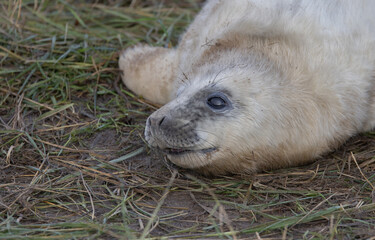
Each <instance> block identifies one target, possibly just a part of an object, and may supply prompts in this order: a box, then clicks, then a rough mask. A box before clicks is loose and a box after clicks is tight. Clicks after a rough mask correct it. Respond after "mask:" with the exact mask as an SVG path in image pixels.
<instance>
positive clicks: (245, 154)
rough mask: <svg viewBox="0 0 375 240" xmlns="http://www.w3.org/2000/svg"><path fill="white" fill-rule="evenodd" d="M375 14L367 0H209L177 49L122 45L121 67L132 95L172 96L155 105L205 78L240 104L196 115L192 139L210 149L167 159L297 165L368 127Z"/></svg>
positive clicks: (226, 167)
mask: <svg viewBox="0 0 375 240" xmlns="http://www.w3.org/2000/svg"><path fill="white" fill-rule="evenodd" d="M374 13H375V1H372V0H357V1H353V0H314V1H312V0H278V1H274V0H272V1H271V0H232V1H225V0H210V1H208V2H207V3H206V5H205V6H204V8H203V9H202V11H201V12H200V13H199V14H198V15H197V17H196V19H195V20H194V22H193V23H192V24H191V25H190V27H189V28H188V30H187V31H186V33H185V34H184V35H183V37H182V38H181V42H180V44H179V46H178V47H177V48H176V49H173V50H172V49H170V50H168V51H167V50H165V51H166V52H168V53H163V54H160V55H158V56H155V55H153V60H152V62H153V64H151V65H150V63H148V61H147V56H148V54H149V53H150V52H151V51H154V50H152V48H149V47H143V48H142V47H138V48H136V50H128V51H127V52H125V53H124V54H123V55H122V56H121V58H120V68H121V69H122V70H123V71H124V76H125V77H124V78H123V79H124V82H125V84H126V85H127V86H128V87H129V88H130V89H131V90H134V91H135V92H136V93H137V94H141V95H143V96H144V97H145V98H148V99H149V100H151V101H154V102H156V103H162V104H164V103H166V102H168V101H170V100H172V101H171V102H170V103H168V104H167V105H166V106H164V107H163V108H162V109H161V111H162V112H163V114H165V112H168V111H173V109H174V108H176V107H177V106H180V105H181V104H183V103H184V101H187V100H188V99H189V97H191V96H193V95H194V94H195V93H196V92H198V91H200V90H201V89H204V88H207V86H209V85H210V84H211V83H212V82H216V83H217V85H219V86H222V87H223V88H227V89H230V90H231V91H232V92H234V94H233V99H231V100H232V101H234V102H236V103H239V104H238V106H240V105H241V106H243V108H240V107H239V108H235V109H233V118H232V119H231V120H230V121H226V122H222V121H221V120H219V119H218V120H217V121H206V120H203V121H201V122H200V123H199V126H198V127H197V128H199V129H205V133H204V132H201V133H200V138H202V139H203V140H204V142H206V146H205V143H204V142H202V143H201V145H200V147H208V145H215V146H216V147H217V148H218V149H219V150H218V151H217V152H215V153H211V154H210V155H209V156H204V155H197V156H194V155H192V154H191V155H189V156H187V157H176V158H174V157H170V159H171V160H172V161H174V162H175V163H176V164H178V165H181V166H184V167H189V168H198V169H202V170H203V171H206V172H212V173H222V172H240V171H257V170H262V169H270V168H277V167H284V166H288V165H296V164H302V163H304V162H307V161H309V160H311V159H314V158H316V157H318V156H320V155H321V154H323V153H326V152H327V151H330V150H332V149H333V148H335V147H337V146H338V145H339V144H341V143H342V142H343V141H345V140H346V139H348V138H349V137H351V136H353V135H355V134H356V133H358V132H361V131H368V130H370V129H373V128H374V127H375V77H374V76H375V14H374ZM136 52H138V53H136ZM135 56H136V57H135ZM136 58H138V59H142V61H139V60H137V61H135V60H134V59H136ZM165 59H167V60H165ZM162 60H163V61H164V62H165V63H167V64H163V61H162ZM140 62H142V64H140ZM154 62H157V63H158V64H154ZM135 65H136V66H137V67H131V66H135ZM135 69H137V70H136V71H138V72H139V71H141V73H142V69H147V71H144V72H143V73H144V74H143V73H142V74H138V75H137V77H131V76H135V75H136V74H134V72H135ZM127 76H130V77H127ZM159 76H166V77H164V78H163V79H160V80H159ZM162 82H164V84H163V83H162ZM165 84H167V88H168V93H167V94H162V97H160V96H156V97H154V95H155V92H157V93H159V92H163V91H159V90H158V89H160V88H163V89H165V88H166V86H165ZM133 85H137V86H143V85H147V86H148V88H149V89H150V90H141V88H140V87H137V88H136V87H132V86H133ZM164 92H165V91H164ZM159 95H160V94H159ZM176 95H178V96H176ZM154 114H156V115H157V114H158V113H157V112H156V113H154ZM223 126H225V127H223ZM150 141H151V142H153V143H154V145H155V146H157V143H155V139H152V140H150Z"/></svg>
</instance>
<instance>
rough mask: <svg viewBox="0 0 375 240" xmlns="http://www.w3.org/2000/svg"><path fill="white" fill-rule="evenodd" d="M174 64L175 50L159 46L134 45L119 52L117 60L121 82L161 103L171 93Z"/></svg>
mask: <svg viewBox="0 0 375 240" xmlns="http://www.w3.org/2000/svg"><path fill="white" fill-rule="evenodd" d="M176 66H177V60H176V51H175V50H174V49H168V48H161V47H149V46H136V47H133V48H130V49H128V50H125V51H124V52H122V53H121V55H120V60H119V67H120V69H121V70H122V73H123V75H122V80H123V82H124V84H125V85H126V86H127V87H128V88H129V89H130V90H131V91H133V92H134V93H136V94H137V95H140V96H142V97H143V98H145V99H147V100H149V101H151V102H153V103H156V104H162V105H163V104H165V103H167V102H169V101H170V100H172V96H173V95H174V94H173V91H174V84H173V81H174V72H175V68H176Z"/></svg>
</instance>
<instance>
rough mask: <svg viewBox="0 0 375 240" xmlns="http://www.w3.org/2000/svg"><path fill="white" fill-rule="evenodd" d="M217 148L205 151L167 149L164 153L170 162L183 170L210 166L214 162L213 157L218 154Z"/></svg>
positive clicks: (163, 150)
mask: <svg viewBox="0 0 375 240" xmlns="http://www.w3.org/2000/svg"><path fill="white" fill-rule="evenodd" d="M218 151H219V149H218V148H216V147H211V148H205V149H183V148H181V149H178V148H165V149H162V152H163V153H164V154H166V156H167V158H168V160H169V161H171V162H173V163H174V164H176V165H178V166H180V167H183V168H190V169H194V168H201V167H204V166H206V165H208V164H209V163H210V162H211V160H212V155H213V154H215V153H216V152H218Z"/></svg>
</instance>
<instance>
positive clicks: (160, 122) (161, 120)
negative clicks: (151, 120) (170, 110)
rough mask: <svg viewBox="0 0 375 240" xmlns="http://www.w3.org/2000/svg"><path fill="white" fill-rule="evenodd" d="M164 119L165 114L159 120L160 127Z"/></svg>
mask: <svg viewBox="0 0 375 240" xmlns="http://www.w3.org/2000/svg"><path fill="white" fill-rule="evenodd" d="M164 120H165V116H164V117H162V118H161V119H160V121H159V127H160V126H161V125H162V124H163V122H164Z"/></svg>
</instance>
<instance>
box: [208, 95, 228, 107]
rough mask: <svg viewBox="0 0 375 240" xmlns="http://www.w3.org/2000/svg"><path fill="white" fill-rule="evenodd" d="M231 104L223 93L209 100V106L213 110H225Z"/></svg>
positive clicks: (211, 96) (210, 97)
mask: <svg viewBox="0 0 375 240" xmlns="http://www.w3.org/2000/svg"><path fill="white" fill-rule="evenodd" d="M229 104H230V103H229V100H228V98H227V97H226V96H225V95H224V94H222V93H214V94H211V95H210V96H209V97H208V98H207V105H208V106H209V107H210V108H211V109H213V110H224V109H226V108H227V107H228V106H229Z"/></svg>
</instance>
